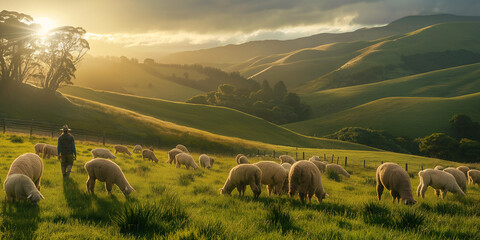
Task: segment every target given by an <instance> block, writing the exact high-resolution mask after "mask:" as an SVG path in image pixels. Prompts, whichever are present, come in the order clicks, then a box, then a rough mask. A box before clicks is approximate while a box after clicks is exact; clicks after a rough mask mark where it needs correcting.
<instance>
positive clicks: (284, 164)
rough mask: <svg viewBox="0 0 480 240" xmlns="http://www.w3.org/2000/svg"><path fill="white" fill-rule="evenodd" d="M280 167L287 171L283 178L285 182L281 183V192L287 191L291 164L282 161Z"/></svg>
mask: <svg viewBox="0 0 480 240" xmlns="http://www.w3.org/2000/svg"><path fill="white" fill-rule="evenodd" d="M282 167H283V168H284V169H285V172H287V177H286V178H285V183H284V184H283V190H282V193H288V174H289V173H290V169H291V168H292V164H290V163H282Z"/></svg>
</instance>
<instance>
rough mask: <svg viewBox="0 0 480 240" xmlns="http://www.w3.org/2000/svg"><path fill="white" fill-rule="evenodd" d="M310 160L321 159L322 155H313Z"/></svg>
mask: <svg viewBox="0 0 480 240" xmlns="http://www.w3.org/2000/svg"><path fill="white" fill-rule="evenodd" d="M308 160H310V161H312V160H317V161H320V157H319V156H312V157H311V158H309V159H308Z"/></svg>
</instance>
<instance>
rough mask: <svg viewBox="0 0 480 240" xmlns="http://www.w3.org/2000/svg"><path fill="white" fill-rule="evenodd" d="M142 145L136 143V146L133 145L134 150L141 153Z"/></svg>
mask: <svg viewBox="0 0 480 240" xmlns="http://www.w3.org/2000/svg"><path fill="white" fill-rule="evenodd" d="M142 150H143V149H142V146H141V145H135V147H133V152H134V153H141V152H142Z"/></svg>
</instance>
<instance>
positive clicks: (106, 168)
mask: <svg viewBox="0 0 480 240" xmlns="http://www.w3.org/2000/svg"><path fill="white" fill-rule="evenodd" d="M84 167H85V170H86V171H87V173H88V179H87V191H88V192H90V193H92V194H94V190H95V181H96V180H98V181H100V182H105V188H106V189H107V192H108V194H109V195H111V194H112V187H113V184H116V185H117V186H118V188H119V189H120V191H122V193H123V195H125V197H128V196H129V195H130V193H131V192H132V191H135V189H133V187H132V186H130V184H129V183H128V181H127V179H126V178H125V175H124V174H123V172H122V169H121V168H120V167H119V166H118V165H117V164H116V163H114V162H113V161H111V160H108V159H103V158H95V159H92V160H90V161H88V162H86V163H85V165H84Z"/></svg>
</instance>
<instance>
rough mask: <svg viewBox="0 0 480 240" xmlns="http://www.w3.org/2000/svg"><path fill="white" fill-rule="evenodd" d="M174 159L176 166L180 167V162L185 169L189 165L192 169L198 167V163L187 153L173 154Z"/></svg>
mask: <svg viewBox="0 0 480 240" xmlns="http://www.w3.org/2000/svg"><path fill="white" fill-rule="evenodd" d="M175 161H176V164H175V167H176V168H180V167H181V166H182V164H183V165H185V168H186V169H189V168H190V167H192V168H193V169H195V170H196V169H197V168H198V165H197V164H196V163H195V161H194V160H193V157H192V156H191V155H190V154H188V153H184V152H183V153H180V154H177V155H176V156H175Z"/></svg>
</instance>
